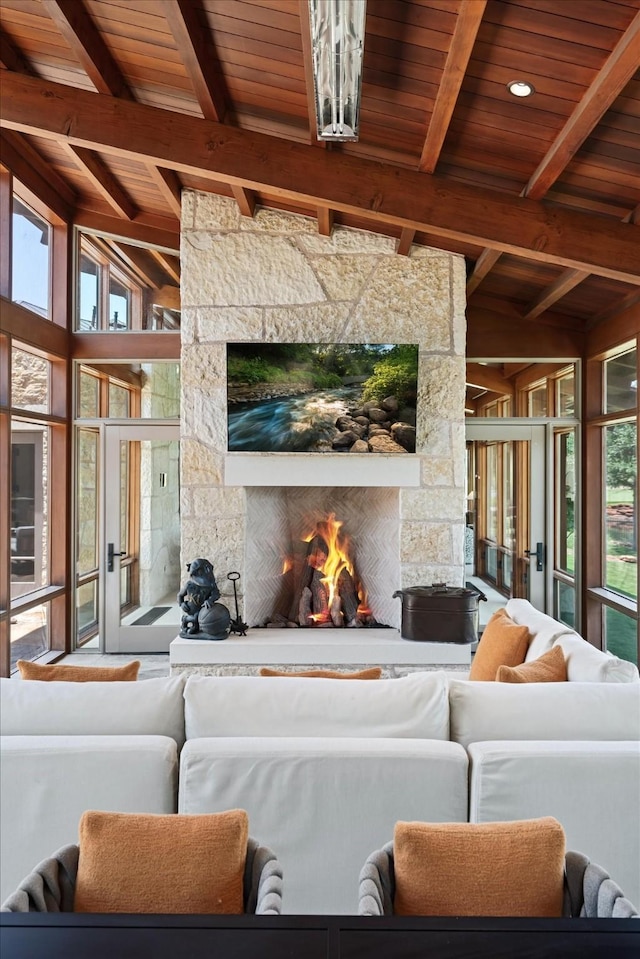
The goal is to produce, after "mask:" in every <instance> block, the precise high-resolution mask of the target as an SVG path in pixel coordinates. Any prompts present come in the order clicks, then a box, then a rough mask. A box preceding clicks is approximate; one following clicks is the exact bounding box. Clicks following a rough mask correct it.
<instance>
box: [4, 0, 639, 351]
mask: <svg viewBox="0 0 640 959" xmlns="http://www.w3.org/2000/svg"><path fill="white" fill-rule="evenodd" d="M308 28H309V22H308V3H307V0H224V2H219V0H126V2H124V0H2V5H1V6H0V61H1V63H2V66H3V67H4V71H3V73H2V76H1V83H0V94H1V99H2V103H1V125H2V128H3V132H2V139H1V141H0V146H1V148H2V160H3V162H4V164H5V165H6V166H7V167H8V168H9V169H11V170H12V172H13V173H14V175H15V176H16V177H17V178H18V179H19V180H20V181H21V182H22V183H23V184H24V186H25V187H26V188H27V190H29V191H31V193H33V194H34V195H39V196H40V197H41V199H42V201H43V202H44V203H47V204H48V205H49V206H50V207H51V208H52V209H53V210H54V212H55V213H56V214H57V215H58V216H59V217H60V218H62V219H68V218H69V217H72V218H73V220H74V222H77V223H79V224H80V225H82V226H83V227H84V228H86V229H95V230H98V231H100V232H102V233H103V234H104V235H105V236H107V237H122V238H124V240H125V241H131V242H140V243H143V244H145V245H148V246H149V247H153V246H156V247H158V248H161V249H162V250H164V251H165V252H164V253H161V254H158V255H157V256H156V258H155V260H153V261H152V262H153V263H154V264H155V267H156V268H157V269H162V270H163V272H164V275H165V277H166V282H167V284H168V285H169V286H171V285H173V284H175V283H177V282H178V279H179V264H178V262H177V260H176V259H175V258H173V259H171V258H167V251H170V250H172V249H173V250H174V251H175V250H177V249H178V246H177V241H178V235H179V225H178V221H177V220H178V217H179V213H180V191H181V189H182V188H183V187H186V188H194V189H200V190H208V191H211V192H214V193H219V194H222V195H225V196H230V197H234V198H235V200H236V202H237V203H238V206H239V209H240V211H241V213H242V214H243V216H249V217H251V216H253V215H254V214H255V210H256V207H259V206H261V205H262V206H271V207H276V208H277V207H280V208H282V209H286V210H292V211H294V212H299V213H303V214H305V215H314V216H316V218H317V221H318V231H319V232H320V233H321V234H323V235H330V234H331V232H332V230H333V229H334V227H335V225H346V226H356V227H359V228H365V229H370V230H373V231H378V232H381V233H385V234H387V235H391V236H395V237H396V238H397V241H398V242H397V252H398V253H399V254H401V255H408V254H410V252H411V246H412V244H413V243H426V244H428V245H432V246H438V247H440V248H442V249H447V250H451V251H453V252H456V253H460V254H463V255H464V256H465V258H466V261H467V267H468V285H467V295H468V301H469V307H468V318H469V325H470V330H471V328H472V326H473V324H474V323H475V324H476V328H477V330H481V329H485V327H486V324H487V322H489V317H490V316H492V317H493V327H494V328H496V329H498V328H499V325H500V322H502V323H503V325H504V328H505V329H507V328H512V327H513V323H514V320H515V321H516V322H517V321H521V324H522V328H523V329H527V328H529V327H531V328H532V329H533V330H538V331H539V332H541V333H543V334H545V335H546V336H547V337H549V336H550V335H551V331H553V330H554V329H557V330H565V331H567V333H569V334H571V335H576V334H580V333H587V332H588V331H589V330H593V329H594V328H595V327H598V326H602V325H606V324H611V323H612V322H613V321H614V319H615V318H616V317H618V316H621V317H623V320H622V321H620V322H617V324H616V329H618V327H619V326H620V325H621V326H622V328H623V329H624V328H626V325H628V326H629V332H630V334H631V333H632V332H635V331H636V330H637V329H638V328H640V318H639V317H640V306H639V300H638V294H639V291H638V287H639V286H640V241H639V236H640V234H639V233H638V211H639V209H640V0H588V2H587V0H585V2H581V3H575V2H564V3H560V4H559V3H557V2H554V0H368V6H367V33H366V38H365V57H364V76H363V97H362V109H361V131H360V139H359V141H358V142H357V143H348V144H341V145H331V146H329V147H327V146H326V145H324V144H319V143H318V141H317V139H316V137H315V108H314V90H313V77H312V53H311V44H310V38H309V32H308ZM512 79H525V80H528V81H530V82H531V83H532V84H533V86H534V88H535V93H534V95H533V96H532V97H531V98H529V99H527V100H522V101H518V100H516V99H514V98H513V97H512V96H511V95H510V94H509V93H508V91H507V88H506V84H507V82H508V81H509V80H512ZM163 258H164V259H163ZM163 264H164V265H163ZM500 318H501V319H500Z"/></svg>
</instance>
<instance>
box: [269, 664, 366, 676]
mask: <svg viewBox="0 0 640 959" xmlns="http://www.w3.org/2000/svg"><path fill="white" fill-rule="evenodd" d="M260 675H261V676H310V677H311V678H316V679H318V678H319V679H380V677H381V676H382V667H381V666H372V667H371V668H370V669H361V670H359V671H358V672H356V673H340V672H338V671H337V670H334V669H306V670H304V671H303V672H301V673H287V672H286V671H285V670H281V669H270V668H269V667H268V666H263V667H262V669H261V670H260Z"/></svg>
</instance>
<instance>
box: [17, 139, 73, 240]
mask: <svg viewBox="0 0 640 959" xmlns="http://www.w3.org/2000/svg"><path fill="white" fill-rule="evenodd" d="M26 145H27V141H26V140H25V138H24V137H22V136H20V134H19V133H14V132H13V131H11V130H3V132H2V134H1V135H0V154H1V155H2V162H3V163H4V164H5V166H6V167H7V168H8V169H9V170H11V172H12V173H13V175H14V177H15V178H16V180H19V181H20V183H22V184H23V186H24V187H26V189H27V190H29V192H30V193H32V194H34V196H37V197H39V198H40V200H41V202H42V203H43V204H44V205H45V206H46V207H48V208H49V209H51V210H52V211H53V212H54V213H55V215H56V216H57V217H59V219H60V221H61V222H64V223H69V222H70V221H71V219H72V218H73V207H74V204H73V203H71V202H68V200H67V199H66V197H67V194H68V192H69V187H67V185H66V184H65V185H64V187H62V182H63V181H62V178H61V177H58V176H57V175H56V174H54V172H53V170H47V169H44V167H45V164H44V160H40V162H39V163H37V162H36V160H35V157H34V156H33V155H31V154H29V153H28V152H27V151H26V150H25V149H24V148H25V146H26ZM34 153H35V151H34ZM38 157H39V154H38ZM58 181H59V182H58ZM59 187H61V189H59Z"/></svg>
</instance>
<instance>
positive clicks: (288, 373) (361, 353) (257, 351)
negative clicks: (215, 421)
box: [227, 343, 418, 453]
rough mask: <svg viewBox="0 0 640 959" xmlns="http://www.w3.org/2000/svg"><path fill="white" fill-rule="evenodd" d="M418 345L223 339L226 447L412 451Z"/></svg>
mask: <svg viewBox="0 0 640 959" xmlns="http://www.w3.org/2000/svg"><path fill="white" fill-rule="evenodd" d="M417 383H418V347H417V346H416V345H415V344H406V343H402V344H395V345H394V344H390V343H228V344H227V410H228V436H229V442H228V448H229V450H230V451H231V452H245V453H325V452H355V453H367V452H380V453H395V452H399V453H405V452H415V422H416V421H415V408H416V396H417Z"/></svg>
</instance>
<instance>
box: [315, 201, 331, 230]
mask: <svg viewBox="0 0 640 959" xmlns="http://www.w3.org/2000/svg"><path fill="white" fill-rule="evenodd" d="M332 230H333V210H331V209H330V208H329V207H328V206H320V207H318V233H319V234H320V236H331V231H332Z"/></svg>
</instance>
